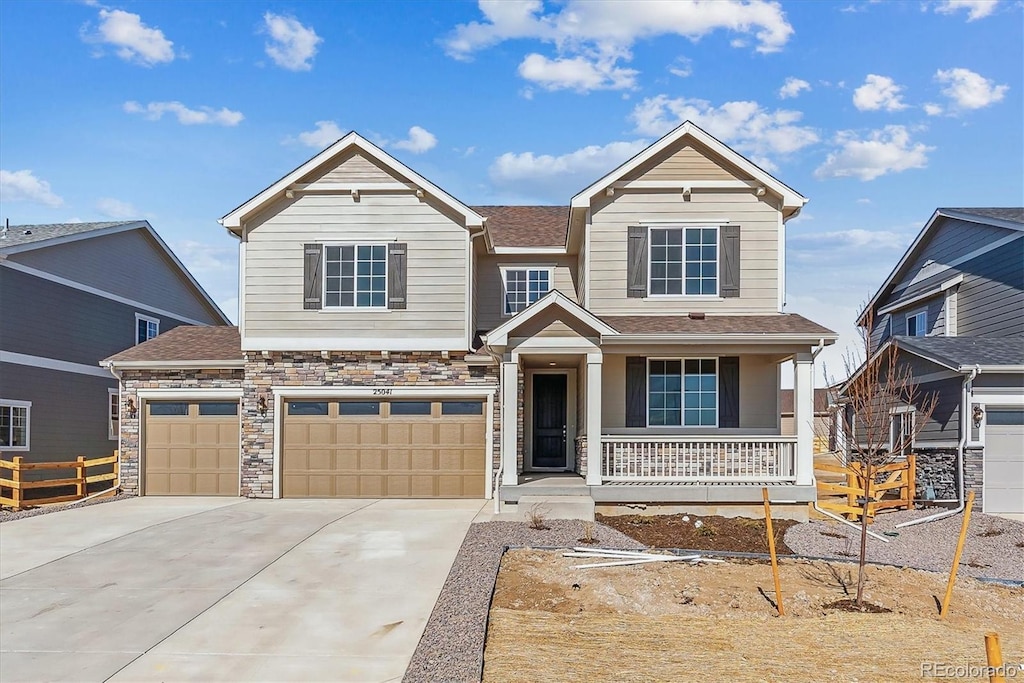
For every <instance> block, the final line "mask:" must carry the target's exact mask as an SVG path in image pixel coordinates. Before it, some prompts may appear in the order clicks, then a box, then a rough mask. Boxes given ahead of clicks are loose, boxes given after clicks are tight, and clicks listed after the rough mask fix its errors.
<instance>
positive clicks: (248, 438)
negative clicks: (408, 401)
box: [242, 352, 501, 498]
mask: <svg viewBox="0 0 1024 683" xmlns="http://www.w3.org/2000/svg"><path fill="white" fill-rule="evenodd" d="M498 373H499V369H498V367H497V366H496V365H487V366H470V365H468V364H467V363H466V362H465V354H464V353H453V354H451V357H450V358H448V359H445V358H443V357H442V356H441V354H440V353H438V352H400V353H392V354H390V357H389V358H387V359H385V358H383V357H382V355H381V354H380V353H379V352H332V353H330V354H329V356H328V357H327V358H323V357H321V355H320V354H319V353H317V352H293V353H291V352H284V353H282V352H272V353H270V355H269V356H268V357H264V356H263V355H262V354H259V353H247V354H246V363H245V379H244V381H243V383H242V390H243V391H242V415H243V419H242V495H244V496H248V497H251V498H270V497H272V496H273V467H274V401H273V397H272V396H271V394H270V388H271V387H272V386H277V387H281V386H285V387H287V386H295V387H306V386H316V387H342V386H367V387H374V386H377V387H383V386H394V387H401V386H436V387H452V386H473V385H487V384H490V385H494V386H495V387H497V385H498ZM262 394H265V395H266V396H267V414H266V415H265V416H261V415H260V414H259V411H258V410H257V404H258V401H259V396H260V395H262ZM494 405H495V411H494V412H495V420H494V438H493V444H492V445H493V448H492V454H491V457H492V460H493V462H494V467H495V468H497V467H498V465H499V464H500V448H501V424H500V410H499V405H500V402H499V396H498V392H497V390H495V394H494Z"/></svg>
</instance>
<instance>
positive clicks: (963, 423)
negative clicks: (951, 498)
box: [896, 365, 981, 529]
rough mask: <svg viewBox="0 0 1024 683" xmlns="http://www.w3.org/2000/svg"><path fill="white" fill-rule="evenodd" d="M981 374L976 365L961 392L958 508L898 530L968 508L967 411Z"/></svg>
mask: <svg viewBox="0 0 1024 683" xmlns="http://www.w3.org/2000/svg"><path fill="white" fill-rule="evenodd" d="M980 373H981V366H980V365H975V366H974V368H973V369H972V370H971V374H970V375H968V376H967V377H965V378H964V385H963V389H962V390H961V391H960V440H959V441H958V442H957V444H956V460H957V472H958V473H959V475H960V486H959V489H960V497H959V503H957V506H956V507H955V508H954V509H952V510H944V511H943V512H936V513H935V514H934V515H928V516H927V517H922V518H920V519H912V520H910V521H909V522H903V523H902V524H897V525H896V528H897V529H903V528H905V527H908V526H914V525H915V524H924V523H925V522H934V521H936V520H939V519H945V518H946V517H952V516H953V515H955V514H958V513H960V512H961V511H962V510H963V509H964V508H965V507H966V506H967V495H966V494H965V489H966V484H965V483H964V446H965V445H966V444H967V435H968V433H969V432H970V429H971V423H970V419H971V416H970V411H968V410H967V408H968V403H969V394H968V390H969V388H970V387H971V383H972V382H974V378H975V377H977V376H978V375H979V374H980ZM911 495H913V494H911Z"/></svg>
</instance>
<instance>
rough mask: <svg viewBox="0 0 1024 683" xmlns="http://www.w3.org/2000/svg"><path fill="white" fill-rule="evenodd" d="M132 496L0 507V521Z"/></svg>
mask: <svg viewBox="0 0 1024 683" xmlns="http://www.w3.org/2000/svg"><path fill="white" fill-rule="evenodd" d="M131 497H132V496H130V495H128V494H126V493H118V494H116V495H114V496H111V497H110V498H93V499H92V500H86V501H74V502H71V503H62V504H55V505H41V506H39V507H35V508H28V509H27V510H12V509H10V508H0V523H3V522H13V521H14V520H16V519H25V518H26V517H38V516H39V515H45V514H49V513H51V512H60V511H61V510H67V509H69V508H76V507H84V506H86V505H99V504H100V503H109V502H111V501H115V500H123V499H125V498H131Z"/></svg>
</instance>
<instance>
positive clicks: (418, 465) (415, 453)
mask: <svg viewBox="0 0 1024 683" xmlns="http://www.w3.org/2000/svg"><path fill="white" fill-rule="evenodd" d="M409 456H410V459H411V461H412V462H411V465H412V468H411V469H414V470H435V469H437V460H436V458H435V457H434V456H435V451H434V449H433V448H431V449H429V450H428V449H424V448H416V449H413V450H412V451H410V452H409Z"/></svg>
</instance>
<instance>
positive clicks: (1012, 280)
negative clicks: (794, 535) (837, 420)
mask: <svg viewBox="0 0 1024 683" xmlns="http://www.w3.org/2000/svg"><path fill="white" fill-rule="evenodd" d="M858 322H859V324H860V325H861V326H862V327H866V326H867V325H869V324H870V325H871V329H870V330H868V332H869V333H870V335H871V336H870V339H871V345H870V348H872V349H874V350H877V353H883V352H884V350H885V349H886V348H887V347H889V346H890V345H895V346H896V348H897V349H898V358H899V361H900V362H902V363H906V364H907V365H908V366H909V368H910V369H911V371H912V373H913V377H914V381H915V383H916V384H917V388H918V394H919V396H920V397H922V398H924V397H932V396H934V397H935V399H936V406H935V409H934V410H933V412H932V414H931V415H930V416H929V417H928V419H927V420H926V422H925V423H924V424H923V425H917V424H916V421H917V419H918V416H917V414H916V413H917V411H916V410H915V407H914V406H906V407H905V408H901V409H898V410H895V409H894V412H893V414H892V425H891V431H890V444H889V445H890V448H894V449H898V450H905V451H910V450H913V451H914V452H915V453H917V470H918V472H917V487H918V491H917V496H918V497H919V498H920V499H922V500H935V501H941V502H952V503H955V502H963V500H964V493H965V490H966V489H973V490H974V491H975V492H976V496H977V498H976V500H977V501H978V504H979V505H980V506H981V509H982V510H983V511H984V512H987V513H991V514H1000V515H1009V516H1024V209H1022V208H955V209H938V210H936V211H935V213H934V214H932V217H931V218H930V219H929V221H928V223H927V224H926V225H925V226H924V228H923V229H922V230H921V232H920V233H919V234H918V236H917V237H916V238H915V239H914V241H913V243H912V244H911V245H910V247H909V248H908V249H907V251H906V253H905V254H903V256H902V257H901V258H900V260H899V263H897V265H896V267H895V268H894V269H893V271H892V273H891V274H890V275H889V277H888V278H886V280H885V282H884V283H883V284H882V287H881V288H880V289H879V290H878V292H877V293H876V294H875V295H874V296H873V297H872V298H871V300H870V302H869V303H868V305H867V306H866V307H865V309H864V312H863V313H862V314H861V316H860V318H859V320H858ZM918 407H919V406H918ZM847 423H848V424H853V422H852V420H848V421H847ZM912 427H913V428H912ZM855 429H856V428H855V427H854V430H855ZM914 432H917V435H916V437H915V438H914V439H913V442H911V441H909V440H908V439H907V438H906V436H907V435H912V434H913V433H914ZM901 435H904V436H902V437H901ZM853 436H854V438H856V433H854V435H853Z"/></svg>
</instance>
